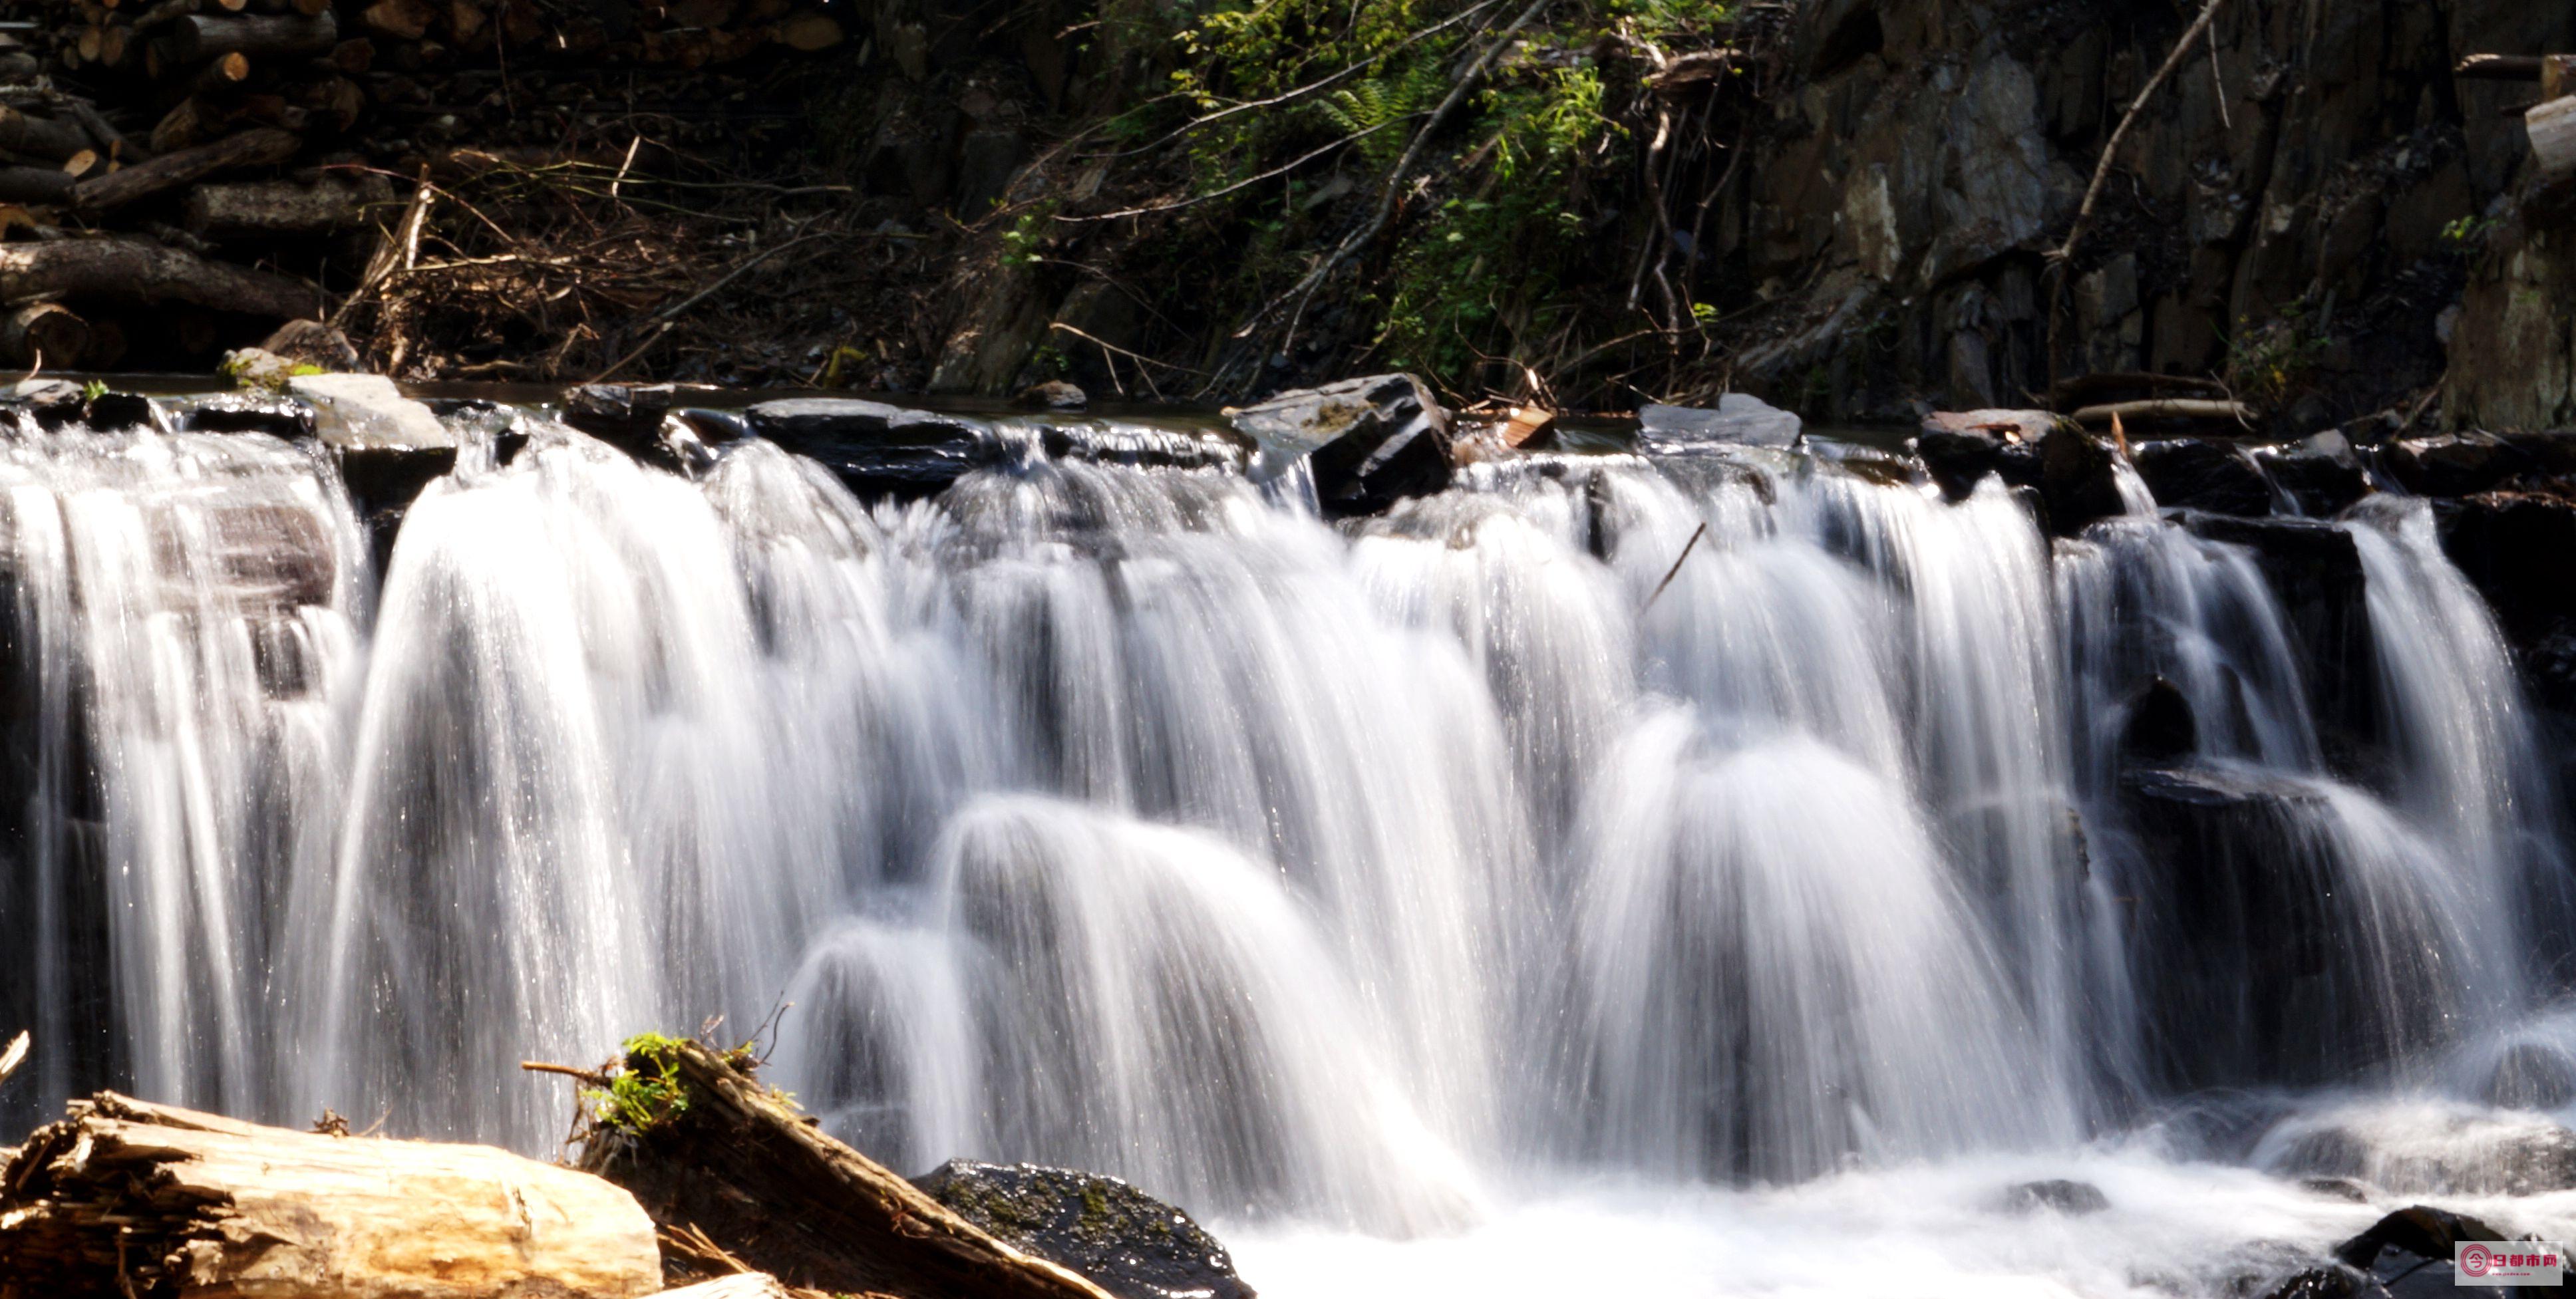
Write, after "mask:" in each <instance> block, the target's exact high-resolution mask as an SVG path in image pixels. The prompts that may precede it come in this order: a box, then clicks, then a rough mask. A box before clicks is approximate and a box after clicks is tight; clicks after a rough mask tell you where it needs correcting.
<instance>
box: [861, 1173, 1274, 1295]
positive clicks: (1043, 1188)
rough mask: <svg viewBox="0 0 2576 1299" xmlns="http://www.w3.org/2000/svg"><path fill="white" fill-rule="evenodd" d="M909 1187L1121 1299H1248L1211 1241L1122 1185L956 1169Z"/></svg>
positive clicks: (1073, 1176) (1170, 1210) (1182, 1216)
mask: <svg viewBox="0 0 2576 1299" xmlns="http://www.w3.org/2000/svg"><path fill="white" fill-rule="evenodd" d="M912 1181H913V1185H915V1186H918V1187H920V1188H921V1189H922V1190H924V1191H927V1192H929V1193H930V1197H931V1198H932V1199H934V1200H937V1201H939V1202H940V1203H941V1204H944V1205H946V1206H948V1207H949V1208H951V1209H954V1210H956V1211H957V1213H958V1214H959V1216H961V1217H963V1218H965V1219H966V1220H967V1221H968V1222H971V1223H974V1224H975V1225H976V1226H978V1227H981V1228H983V1229H984V1230H985V1231H988V1232H990V1233H992V1234H993V1235H994V1236H996V1237H998V1238H1000V1239H1001V1240H1003V1241H1004V1242H1006V1243H1008V1244H1010V1245H1012V1246H1014V1247H1016V1248H1018V1249H1019V1250H1021V1251H1022V1252H1024V1253H1029V1254H1034V1255H1036V1256H1038V1257H1039V1258H1043V1259H1046V1260H1048V1261H1050V1262H1054V1263H1059V1264H1062V1265H1063V1266H1065V1267H1069V1268H1071V1269H1073V1270H1074V1271H1076V1272H1079V1273H1081V1274H1082V1275H1084V1276H1085V1277H1088V1278H1090V1280H1091V1281H1092V1283H1093V1284H1095V1285H1098V1286H1099V1287H1100V1288H1101V1289H1103V1290H1107V1291H1108V1292H1110V1293H1111V1294H1114V1295H1118V1296H1121V1299H1252V1296H1253V1290H1252V1287H1250V1286H1248V1285H1245V1284H1244V1283H1243V1279H1242V1278H1241V1277H1238V1276H1236V1275H1235V1274H1234V1263H1233V1260H1232V1259H1231V1258H1230V1257H1229V1256H1228V1255H1227V1254H1226V1251H1225V1246H1223V1245H1220V1244H1218V1243H1217V1241H1216V1238H1215V1237H1213V1236H1210V1235H1209V1234H1207V1232H1206V1231H1205V1230H1204V1229H1202V1228H1201V1227H1200V1226H1199V1225H1198V1224H1197V1223H1196V1222H1193V1221H1191V1219H1190V1215H1188V1214H1186V1213H1183V1212H1181V1211H1180V1210H1179V1209H1176V1208H1174V1207H1172V1206H1171V1205H1168V1204H1165V1203H1164V1202H1162V1201H1161V1200H1157V1199H1155V1198H1154V1197H1152V1196H1150V1195H1147V1194H1145V1193H1144V1192H1143V1191H1140V1190H1137V1189H1136V1188H1135V1187H1133V1186H1130V1185H1128V1184H1127V1183H1125V1182H1122V1181H1120V1180H1118V1179H1117V1178H1114V1177H1101V1176H1098V1175H1096V1174H1092V1173H1078V1172H1073V1171H1071V1170H1068V1169H1062V1168H1042V1167H1039V1166H1038V1165H1035V1164H982V1163H976V1162H974V1161H972V1160H965V1159H952V1160H950V1161H948V1162H947V1163H945V1164H942V1165H940V1166H939V1167H938V1168H937V1169H936V1170H934V1171H932V1172H930V1173H928V1174H925V1175H923V1176H921V1177H916V1178H914V1179H912Z"/></svg>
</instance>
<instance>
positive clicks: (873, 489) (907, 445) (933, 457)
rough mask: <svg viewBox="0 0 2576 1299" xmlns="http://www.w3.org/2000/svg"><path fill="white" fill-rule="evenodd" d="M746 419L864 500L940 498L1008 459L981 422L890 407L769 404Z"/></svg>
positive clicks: (800, 401) (818, 400)
mask: <svg viewBox="0 0 2576 1299" xmlns="http://www.w3.org/2000/svg"><path fill="white" fill-rule="evenodd" d="M743 416H744V419H745V420H746V421H747V422H748V423H749V425H750V427H751V431H752V432H754V433H757V434H759V435H760V436H762V437H765V438H767V439H769V440H770V441H772V442H775V443H777V444H779V445H780V446H782V447H785V448H786V449H788V450H790V451H793V452H795V453H796V454H798V455H801V456H806V457H809V458H811V459H813V460H815V461H817V462H819V463H820V464H822V466H823V467H824V468H826V469H829V470H831V471H832V472H833V473H834V474H836V475H838V476H839V477H840V479H841V481H842V482H843V483H845V484H847V485H848V486H849V488H850V490H851V491H853V492H855V493H857V494H858V495H859V496H861V497H862V498H880V497H893V498H895V499H898V500H917V499H919V498H922V497H925V496H935V495H937V494H939V493H940V492H941V491H943V490H945V489H946V488H947V487H948V485H949V484H950V483H953V482H956V481H957V480H958V479H959V478H961V477H964V476H965V475H966V474H968V473H970V472H973V471H974V470H977V469H984V468H989V467H992V466H995V465H999V464H1001V463H1003V462H1004V461H1005V459H1006V457H1005V455H1004V454H1003V449H1002V444H1001V440H1000V439H998V438H996V437H995V436H994V435H993V430H992V428H991V426H989V425H987V424H985V423H984V422H983V421H981V420H973V419H966V418H963V417H961V416H955V415H937V414H933V413H931V412H929V411H920V410H906V409H903V408H902V407H899V406H888V405H886V404H885V403H883V402H874V401H859V400H856V399H853V398H845V397H795V398H790V399H788V400H785V401H765V402H762V403H760V404H759V405H757V406H754V407H752V408H751V409H749V410H747V411H745V412H743Z"/></svg>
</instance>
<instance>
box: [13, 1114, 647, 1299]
mask: <svg viewBox="0 0 2576 1299" xmlns="http://www.w3.org/2000/svg"><path fill="white" fill-rule="evenodd" d="M661 1288H662V1264H661V1258H660V1254H659V1251H658V1250H657V1249H656V1247H655V1245H654V1242H653V1224H652V1222H651V1220H650V1219H648V1218H646V1217H645V1215H644V1212H643V1210H642V1209H641V1208H639V1207H638V1206H637V1205H636V1203H635V1200H634V1198H633V1197H632V1196H629V1195H628V1194H626V1193H625V1192H624V1191H621V1190H619V1189H617V1188H616V1187H614V1186H611V1185H609V1184H608V1183H606V1182H603V1181H601V1180H599V1179H598V1178H595V1177H591V1176H588V1175H586V1174H583V1173H577V1172H574V1171H572V1170H571V1169H567V1168H558V1167H554V1166H552V1165H549V1164H540V1163H537V1162H535V1161H534V1160H530V1159H524V1158H521V1157H520V1156H517V1155H513V1154H510V1153H508V1152H506V1151H502V1150H495V1149H493V1148H491V1147H488V1146H456V1145H443V1144H437V1143H432V1142H422V1141H387V1140H376V1139H371V1138H365V1137H339V1136H325V1135H319V1134H315V1133H306V1132H289V1131H286V1130H284V1129H282V1128H266V1127H260V1126H257V1125H254V1124H249V1123H242V1122H238V1121H235V1120H232V1119H226V1118H221V1117H218V1116H215V1115H211V1114H199V1113H196V1112H193V1111H189V1110H183V1109H177V1108H173V1107H169V1106H162V1105H153V1104H148V1103H146V1102H143V1101H137V1100H133V1099H130V1098H128V1097H124V1096H119V1095H116V1094H114V1093H101V1094H100V1095H98V1096H96V1097H94V1098H92V1099H90V1100H86V1101H76V1102H74V1103H73V1104H72V1106H71V1113H70V1116H69V1117H68V1118H65V1119H64V1120H63V1121H62V1122H59V1123H55V1124H52V1125H49V1126H47V1127H44V1128H40V1129H38V1130H37V1131H36V1133H35V1134H34V1135H33V1136H31V1137H30V1138H28V1141H27V1144H26V1146H25V1148H24V1149H23V1150H21V1151H20V1152H19V1153H18V1155H17V1157H16V1158H15V1159H14V1160H12V1161H11V1162H10V1163H9V1164H8V1165H7V1166H6V1168H5V1169H0V1296H11V1297H13V1299H15V1297H19V1296H23V1297H24V1299H35V1297H36V1296H40V1295H91V1294H95V1295H116V1294H127V1295H134V1296H143V1297H146V1299H149V1297H152V1296H162V1295H186V1296H191V1297H196V1296H203V1297H204V1299H216V1297H218V1296H235V1297H239V1299H251V1297H253V1296H258V1297H260V1299H326V1297H327V1299H487V1297H488V1299H503V1297H505V1296H507V1297H512V1299H516V1297H518V1296H537V1295H545V1296H551V1297H553V1299H632V1297H633V1296H639V1295H649V1294H653V1293H656V1292H658V1291H659V1290H660V1289H661Z"/></svg>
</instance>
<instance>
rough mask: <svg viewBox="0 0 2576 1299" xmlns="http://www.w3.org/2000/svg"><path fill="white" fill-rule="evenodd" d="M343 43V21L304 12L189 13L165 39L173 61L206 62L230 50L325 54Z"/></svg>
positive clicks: (263, 54) (254, 55)
mask: <svg viewBox="0 0 2576 1299" xmlns="http://www.w3.org/2000/svg"><path fill="white" fill-rule="evenodd" d="M339 41H340V25H339V24H338V23H336V22H334V21H332V19H331V15H330V14H329V13H327V12H325V13H320V14H315V15H313V16H311V17H306V16H305V15H303V14H189V15H187V16H186V17H183V18H178V19H174V20H172V21H171V23H170V29H169V30H168V31H167V32H165V33H163V35H162V36H161V37H160V44H161V51H162V54H163V56H164V57H165V58H167V59H168V60H169V61H170V62H172V63H183V64H184V63H203V62H205V61H206V60H208V59H219V58H222V57H223V56H225V55H227V54H242V55H247V56H249V57H251V58H254V59H259V58H282V57H286V56H289V55H296V54H321V53H325V52H327V51H328V50H329V49H330V48H331V47H332V46H334V45H336V44H338V43H339Z"/></svg>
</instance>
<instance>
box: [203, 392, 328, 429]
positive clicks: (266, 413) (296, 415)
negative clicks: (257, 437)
mask: <svg viewBox="0 0 2576 1299" xmlns="http://www.w3.org/2000/svg"><path fill="white" fill-rule="evenodd" d="M179 427H180V428H182V429H184V430H186V431H188V432H191V433H266V434H269V435H270V436H272V437H280V438H286V439H289V440H294V439H299V438H309V437H311V436H313V409H312V408H311V407H309V406H306V405H305V404H304V403H302V402H300V401H292V400H289V399H287V398H284V397H273V396H269V395H267V394H265V393H255V392H226V393H217V394H215V395H214V396H211V397H202V398H199V399H198V400H196V401H193V402H190V403H189V404H188V406H187V408H186V410H185V411H183V412H182V413H181V415H180V418H179Z"/></svg>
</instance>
